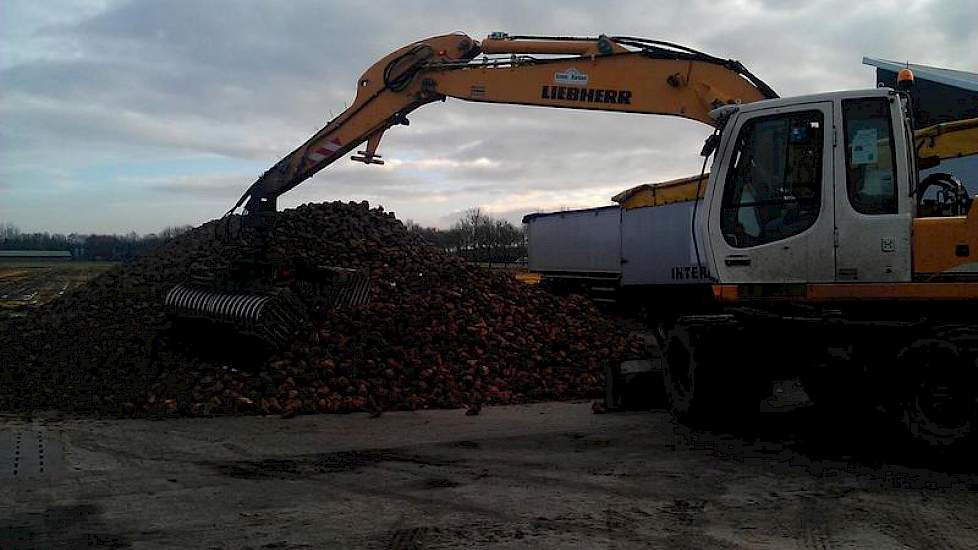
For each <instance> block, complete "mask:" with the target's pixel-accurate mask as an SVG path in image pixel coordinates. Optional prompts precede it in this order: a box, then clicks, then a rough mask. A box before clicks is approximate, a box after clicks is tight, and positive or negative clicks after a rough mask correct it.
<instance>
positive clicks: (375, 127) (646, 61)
mask: <svg viewBox="0 0 978 550" xmlns="http://www.w3.org/2000/svg"><path fill="white" fill-rule="evenodd" d="M480 55H482V56H483V57H482V58H481V59H477V57H479V56H480ZM490 56H492V57H490ZM448 97H452V98H457V99H462V100H466V101H476V102H486V103H511V104H522V105H536V106H542V107H560V108H571V109H588V110H600V111H618V112H630V113H645V114H658V115H671V116H679V117H683V118H688V119H691V120H697V121H700V122H703V123H705V124H710V125H712V124H714V120H713V119H712V118H711V117H710V111H711V110H713V109H715V108H717V107H720V106H722V105H726V104H731V103H749V102H753V101H758V100H761V99H769V98H775V97H777V94H776V93H775V92H774V91H773V90H772V89H771V88H770V87H769V86H767V84H765V83H764V82H762V81H761V80H760V79H758V78H756V77H755V76H754V75H752V74H751V73H750V72H749V71H747V69H745V68H744V67H743V65H741V64H740V63H739V62H737V61H732V60H725V59H720V58H717V57H713V56H710V55H707V54H704V53H701V52H697V51H695V50H691V49H688V48H685V47H682V46H677V45H675V44H670V43H666V42H658V41H653V40H646V39H639V38H630V37H607V36H603V35H602V36H600V37H598V38H573V37H523V36H508V35H505V34H502V33H494V34H492V35H490V37H489V38H487V39H485V40H483V41H482V42H481V43H480V42H477V41H475V40H473V39H471V38H470V37H468V36H466V35H463V34H448V35H442V36H436V37H432V38H428V39H425V40H422V41H419V42H415V43H414V44H410V45H408V46H405V47H403V48H401V49H399V50H397V51H395V52H392V53H391V54H389V55H387V56H386V57H384V58H383V59H381V60H380V61H378V62H377V63H375V64H374V65H373V66H372V67H370V68H369V69H367V71H366V72H365V73H364V74H363V76H362V77H361V78H360V80H359V81H358V82H357V95H356V99H355V100H354V102H353V104H352V105H351V106H350V107H349V108H347V109H346V110H345V111H344V112H343V113H341V114H340V115H339V116H337V117H336V118H334V119H333V120H331V121H330V122H329V123H328V124H327V125H326V126H325V127H324V128H323V129H322V130H320V131H319V132H316V134H315V135H314V136H312V137H311V138H310V139H309V140H307V141H306V142H305V143H303V144H302V145H301V146H299V147H298V148H297V149H295V150H294V151H292V152H291V153H289V154H288V155H286V156H285V157H284V158H283V159H282V160H280V161H279V162H278V163H277V164H275V166H273V167H272V168H271V169H270V170H268V171H267V172H265V173H264V174H263V175H262V176H261V177H260V178H259V179H258V181H256V182H255V183H254V184H252V186H251V187H250V188H249V189H248V191H247V192H245V194H244V195H243V196H242V197H241V199H240V200H239V201H238V203H237V204H236V205H235V209H237V208H238V207H240V206H244V207H245V210H246V211H247V212H249V213H253V212H261V211H274V210H275V206H276V199H277V197H278V196H279V195H281V194H283V193H285V192H287V191H289V190H290V189H292V188H293V187H295V186H297V185H299V184H300V183H302V182H303V181H305V180H306V179H308V178H310V177H312V176H313V175H314V174H315V173H316V172H318V171H320V170H322V169H323V168H325V167H326V166H328V165H330V164H331V163H333V162H335V161H336V160H338V159H339V158H341V157H342V156H343V155H345V154H347V153H349V152H350V151H353V150H354V149H356V148H357V147H358V146H359V145H360V144H362V143H364V142H366V147H365V148H364V149H362V150H360V151H358V152H357V154H356V155H354V156H353V157H351V158H352V159H353V160H357V161H360V162H363V163H366V164H383V160H381V156H380V155H378V154H377V152H376V151H377V147H378V146H379V144H380V139H381V137H382V136H383V133H384V132H385V131H386V130H387V129H388V128H390V127H391V126H396V125H399V124H408V120H407V115H408V114H409V113H411V112H412V111H414V110H415V109H417V108H418V107H421V106H422V105H425V104H427V103H431V102H434V101H443V100H445V99H446V98H448Z"/></svg>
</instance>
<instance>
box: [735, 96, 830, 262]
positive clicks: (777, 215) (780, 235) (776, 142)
mask: <svg viewBox="0 0 978 550" xmlns="http://www.w3.org/2000/svg"><path fill="white" fill-rule="evenodd" d="M824 126H825V125H824V117H823V116H822V112H821V111H801V112H794V113H787V114H783V115H774V116H768V117H760V118H756V119H753V120H750V121H748V122H747V123H745V124H744V125H743V126H742V127H741V129H740V134H739V135H738V136H737V141H736V144H735V148H734V152H733V157H732V158H731V163H730V169H729V170H728V171H727V179H726V182H725V184H724V191H723V203H722V210H721V222H720V224H721V230H722V232H723V237H724V239H725V240H726V241H727V243H729V244H730V245H731V246H734V247H738V248H746V247H750V246H758V245H761V244H765V243H769V242H773V241H778V240H781V239H785V238H788V237H791V236H793V235H797V234H799V233H801V232H802V231H805V230H806V229H808V228H809V227H811V226H812V225H813V224H814V223H815V221H816V220H818V213H819V208H820V206H821V197H822V149H823V143H824Z"/></svg>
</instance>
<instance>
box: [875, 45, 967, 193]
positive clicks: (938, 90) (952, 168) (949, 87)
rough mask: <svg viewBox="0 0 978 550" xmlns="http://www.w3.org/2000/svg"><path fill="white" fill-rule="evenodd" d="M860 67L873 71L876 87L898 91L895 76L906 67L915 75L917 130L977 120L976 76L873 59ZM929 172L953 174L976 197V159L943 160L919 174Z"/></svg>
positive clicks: (965, 72)
mask: <svg viewBox="0 0 978 550" xmlns="http://www.w3.org/2000/svg"><path fill="white" fill-rule="evenodd" d="M863 63H864V64H866V65H869V66H871V67H876V83H877V85H879V86H886V87H889V88H896V87H897V85H896V77H897V73H898V72H900V69H905V68H907V67H908V66H909V68H910V70H911V71H913V75H914V90H913V103H914V118H915V119H916V121H917V128H918V129H919V128H925V127H927V126H933V125H934V124H938V123H941V122H951V121H953V120H964V119H967V118H978V74H975V73H969V72H967V71H957V70H953V69H942V68H940V67H929V66H927V65H917V64H915V63H910V64H909V65H908V64H907V63H900V62H898V61H889V60H886V59H877V58H874V57H864V58H863ZM931 172H948V173H951V174H954V175H955V176H956V177H957V178H958V179H959V180H961V182H962V183H964V184H965V185H966V186H967V187H968V190H969V191H970V192H971V194H972V195H974V194H978V155H976V156H972V157H966V158H960V159H949V160H945V161H944V162H942V163H941V165H940V166H938V167H936V168H931V169H930V170H925V171H922V172H921V174H922V175H926V174H929V173H931Z"/></svg>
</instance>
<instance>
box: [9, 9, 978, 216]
mask: <svg viewBox="0 0 978 550" xmlns="http://www.w3.org/2000/svg"><path fill="white" fill-rule="evenodd" d="M444 6H445V5H444V3H443V2H436V1H435V0H418V1H413V2H410V3H407V2H402V1H397V0H377V1H375V2H372V3H371V4H370V8H369V9H364V8H363V6H362V5H358V4H354V3H345V2H330V3H324V2H319V1H314V0H296V1H290V2H281V3H270V2H261V1H257V0H251V1H237V0H235V1H232V0H213V1H208V2H199V1H196V0H194V1H191V0H171V1H166V2H163V1H160V0H145V1H139V2H112V3H108V4H106V5H105V7H104V8H99V9H96V8H86V9H84V10H81V9H80V8H71V9H68V7H65V9H64V10H62V9H61V8H60V7H58V6H54V7H51V8H47V11H49V12H51V14H52V15H50V16H45V17H41V18H40V20H41V22H42V23H43V24H41V25H40V26H39V27H38V28H37V29H35V30H33V31H28V30H26V28H27V26H26V25H23V24H20V23H19V22H18V23H17V24H14V23H10V22H9V21H8V22H2V21H0V25H3V27H2V29H13V31H15V32H13V34H8V36H15V37H16V39H15V40H14V41H12V46H13V47H12V48H7V50H8V51H11V52H12V53H10V54H9V55H7V54H3V57H2V58H0V61H3V64H2V65H0V87H2V88H0V90H2V95H0V118H2V119H3V121H4V124H3V125H2V126H0V140H2V143H3V148H2V149H0V178H3V181H4V182H5V183H8V184H11V185H16V186H17V188H18V189H19V188H20V187H21V186H22V183H21V182H22V181H27V180H21V179H19V178H21V177H22V175H23V174H28V173H31V172H35V173H38V174H42V173H44V174H46V173H47V172H45V170H46V171H57V173H59V174H68V176H64V177H65V178H67V179H70V174H72V173H73V171H75V170H79V169H81V168H84V167H87V166H89V165H90V164H92V163H96V162H100V161H104V160H105V159H111V160H112V161H113V162H117V163H121V162H123V161H124V160H125V159H132V160H135V161H139V160H141V159H146V158H153V159H175V158H186V157H192V158H193V157H207V158H211V157H215V156H216V157H220V158H224V159H228V160H232V161H237V160H242V161H248V162H254V161H260V162H261V163H267V165H271V164H273V163H274V162H275V161H276V160H278V158H279V157H280V156H281V155H283V154H285V153H287V152H288V151H290V150H291V149H292V148H293V147H295V146H296V145H297V144H299V143H301V142H302V141H303V140H305V139H306V138H307V137H308V136H309V135H310V134H312V133H313V132H315V131H316V130H318V129H319V128H320V127H321V126H322V125H323V124H324V123H325V121H326V120H327V119H329V118H330V116H331V111H332V113H333V114H337V113H339V112H340V111H341V110H342V109H343V107H344V104H345V103H348V102H349V101H351V100H352V97H353V94H354V92H355V89H354V83H355V81H356V78H357V76H359V74H360V73H361V72H362V71H363V70H364V69H365V68H367V67H368V66H369V65H370V64H371V63H373V62H374V61H376V60H377V59H378V58H380V57H381V56H383V55H385V54H386V53H388V52H389V51H391V50H393V49H395V48H397V47H400V46H402V45H404V44H406V43H409V42H411V41H414V40H417V39H420V38H423V37H425V36H430V35H434V34H441V33H444V32H450V31H452V30H454V29H459V28H461V30H464V31H466V32H468V33H470V34H471V35H472V36H473V37H475V38H481V37H482V36H484V35H485V34H486V33H488V32H490V31H495V30H503V31H509V32H511V33H514V34H521V33H527V34H561V35H563V34H568V35H575V34H576V35H595V34H598V33H602V32H604V33H610V34H622V35H634V36H648V37H651V38H659V39H663V40H669V41H673V42H677V43H681V44H687V45H689V46H692V47H695V48H698V49H702V50H705V51H707V52H709V53H713V54H716V55H719V56H722V57H730V58H737V59H740V60H741V61H743V62H744V63H745V64H746V65H747V66H748V67H749V68H750V69H751V70H752V71H753V72H755V74H757V75H758V76H760V77H761V78H763V79H765V80H766V81H767V82H768V83H769V84H771V85H772V86H773V87H774V88H775V89H776V90H778V91H779V92H781V93H782V94H783V95H789V94H797V93H808V92H815V91H822V90H827V89H839V88H844V87H870V86H872V85H873V80H872V70H870V69H868V68H866V67H863V66H861V65H860V60H861V57H862V56H863V55H878V56H881V57H889V58H896V59H903V58H907V59H910V60H912V61H918V62H922V63H930V64H937V65H941V64H946V65H948V66H952V67H956V68H962V69H965V70H968V69H972V70H973V69H974V67H975V65H976V64H978V63H976V62H978V52H976V51H975V50H974V49H973V48H971V47H970V44H972V43H973V42H974V36H975V27H974V25H973V22H974V20H975V19H976V18H978V16H976V14H975V9H976V8H975V5H974V3H973V2H970V1H968V0H952V1H948V2H943V3H940V5H937V4H922V5H916V4H914V5H903V4H893V3H889V2H875V3H874V2H867V3H863V4H860V5H858V6H856V5H853V3H852V2H851V1H848V0H832V1H829V2H810V3H804V4H798V3H795V2H788V1H786V0H763V1H752V2H742V1H733V0H731V1H728V2H724V1H719V0H684V1H677V2H671V3H666V2H654V3H653V2H641V1H638V0H633V1H612V2H607V3H606V4H602V5H601V6H600V7H596V6H595V5H594V4H593V3H585V2H575V1H571V2H565V3H563V4H561V5H560V6H555V5H553V4H551V3H544V2H514V3H511V4H508V5H507V6H506V7H505V8H501V9H486V7H485V6H486V4H485V3H484V2H482V1H477V0H469V1H460V2H454V3H452V9H451V10H446V9H445V7H444ZM35 12H37V10H35ZM55 12H57V13H55ZM37 13H40V12H37ZM36 15H37V14H36V13H35V16H36ZM924 56H926V57H924ZM411 118H412V125H411V126H410V127H398V128H394V129H392V130H391V131H389V132H388V134H387V135H386V136H385V137H384V141H383V142H382V145H381V151H380V152H381V153H382V154H383V155H385V158H387V159H391V160H400V161H403V162H405V163H406V164H403V165H401V166H400V167H398V168H397V169H386V170H385V169H379V170H378V169H373V168H372V167H364V166H360V165H354V164H353V163H350V162H348V161H343V162H340V163H337V164H335V165H334V166H331V167H329V168H328V169H327V170H324V171H323V172H321V173H320V174H318V175H317V176H316V177H314V178H313V179H312V180H311V181H309V182H307V183H306V184H304V185H302V186H300V187H298V188H297V189H296V190H294V191H293V192H291V193H289V194H288V195H287V196H286V197H284V198H283V200H282V203H283V204H285V205H289V204H295V203H297V202H301V201H306V200H327V199H337V198H342V199H348V198H349V199H354V198H356V199H360V198H367V199H369V200H371V201H374V202H380V203H384V204H385V205H387V204H389V205H392V206H393V207H397V208H399V209H401V211H403V212H405V213H406V215H407V216H409V217H412V218H415V219H417V220H418V221H420V222H422V223H443V222H444V218H445V216H446V212H448V213H451V212H456V211H462V210H464V209H465V208H468V207H470V206H476V205H492V206H493V208H494V209H495V210H494V211H495V212H503V215H506V216H519V215H522V213H525V212H524V210H526V209H527V208H531V209H532V208H537V207H539V208H551V207H552V206H553V205H554V204H560V201H561V197H562V196H564V195H563V194H564V193H566V194H567V196H569V197H571V196H572V197H573V200H570V199H568V200H570V202H575V201H580V200H585V198H586V197H595V200H605V199H604V198H603V197H605V196H607V194H605V195H602V194H601V193H603V191H600V190H604V189H611V188H614V187H615V186H618V187H622V188H623V187H627V186H631V185H635V184H637V183H643V182H651V181H661V180H665V179H670V178H674V177H679V176H684V175H689V174H693V173H696V172H698V171H699V169H700V166H701V159H700V158H699V156H698V154H697V153H698V151H699V147H700V144H701V143H702V140H703V138H705V137H706V135H707V134H708V133H709V128H708V127H706V126H705V125H701V124H697V123H692V122H689V121H684V120H679V119H670V118H665V117H652V116H647V117H642V116H634V115H614V114H607V113H593V112H574V111H558V110H550V109H541V108H523V107H513V106H500V105H477V104H471V103H464V102H460V101H449V102H447V103H445V104H440V103H439V104H434V105H431V106H427V107H424V108H422V109H420V110H418V111H417V112H416V113H414V114H413V115H412V116H411ZM52 151H59V152H60V154H57V155H55V154H52ZM480 158H485V159H488V160H489V161H491V162H490V163H489V164H481V165H480V164H478V163H473V161H474V160H476V159H480ZM432 161H438V162H432ZM425 162H427V164H424V163H425ZM412 163H413V164H412ZM392 164H393V163H392ZM32 166H33V167H35V168H34V169H33V170H32V169H31V167H32ZM422 166H423V167H422ZM11 167H17V169H16V170H14V169H13V168H11ZM254 175H255V176H257V175H258V174H257V173H256V174H254ZM15 177H16V178H18V179H17V181H16V182H15V181H14V180H13V179H12V178H15ZM222 178H223V179H222ZM251 181H253V178H252V177H242V176H240V175H222V176H213V175H202V176H200V177H198V178H183V177H179V178H178V177H173V178H170V179H162V180H159V181H154V182H143V183H142V185H143V187H144V188H145V192H146V193H150V194H152V197H153V199H154V200H163V199H165V200H166V201H167V203H168V204H171V205H179V204H184V205H187V206H188V207H187V208H179V207H174V209H173V210H174V212H192V215H193V216H195V218H194V219H172V220H171V219H167V220H162V219H154V223H156V224H160V223H161V222H162V223H163V224H173V223H186V222H199V221H203V220H204V219H206V218H207V212H208V211H207V210H206V209H205V208H204V207H203V206H202V205H203V204H207V205H208V207H210V206H214V205H219V204H222V203H223V201H225V200H228V201H233V200H234V199H235V198H237V195H238V194H240V193H241V192H243V191H244V189H245V188H246V187H247V185H248V184H250V183H251ZM23 185H34V186H41V185H48V182H47V181H46V180H45V179H43V178H42V177H41V176H38V178H37V179H36V180H35V181H27V183H24V184H23ZM107 185H108V184H107ZM118 185H126V184H125V183H124V182H122V183H118ZM534 193H535V194H534ZM608 194H610V193H608ZM228 197H229V198H228ZM537 197H540V199H539V201H538V202H534V201H536V200H537ZM582 197H585V198H582ZM52 200H53V199H52ZM62 200H64V201H66V202H67V201H70V200H72V197H71V196H65V197H64V198H63V199H62ZM134 200H135V199H134ZM507 200H513V201H515V200H519V201H521V202H520V204H521V205H522V206H520V208H519V209H518V210H519V211H518V212H517V211H516V210H514V211H513V212H510V213H507V212H505V208H504V207H503V206H501V205H505V204H506V203H507ZM147 202H149V201H147ZM49 206H50V208H48V207H49ZM55 206H57V205H55V204H54V203H52V204H51V205H46V204H43V205H40V206H38V205H30V208H28V207H27V206H25V205H21V206H20V208H19V209H20V210H22V211H24V212H28V211H30V212H34V213H36V212H38V211H42V212H43V211H45V210H46V209H47V210H51V211H56V210H57V209H56V208H54V207H55ZM190 206H192V208H190ZM7 208H8V209H9V208H10V206H9V205H8V206H7ZM31 208H36V209H35V210H31ZM137 208H146V207H144V206H139V207H137ZM15 209H16V208H15ZM37 209H39V210H37ZM58 211H60V210H58ZM220 213H221V212H219V211H217V210H216V209H215V211H214V212H212V213H211V214H212V215H215V216H216V215H219V214H220ZM174 215H176V214H174ZM25 216H26V214H25ZM126 223H129V222H126ZM119 229H120V230H127V229H129V227H120V228H119ZM136 229H141V228H136ZM145 229H146V230H152V229H156V227H149V228H145Z"/></svg>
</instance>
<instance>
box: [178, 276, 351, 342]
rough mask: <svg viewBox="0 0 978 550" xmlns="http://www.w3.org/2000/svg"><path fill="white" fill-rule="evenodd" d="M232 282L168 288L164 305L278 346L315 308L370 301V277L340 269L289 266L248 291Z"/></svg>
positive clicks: (180, 314)
mask: <svg viewBox="0 0 978 550" xmlns="http://www.w3.org/2000/svg"><path fill="white" fill-rule="evenodd" d="M198 281H199V279H198ZM233 283H234V284H233V285H231V286H233V287H234V288H235V289H236V290H235V291H226V289H225V290H220V289H214V288H212V287H210V285H208V286H204V285H201V284H200V283H199V282H198V283H197V284H194V283H191V284H182V285H177V286H175V287H173V288H171V289H170V290H169V291H168V292H167V294H166V297H165V299H164V306H165V307H166V310H167V312H168V313H169V314H170V315H172V316H173V317H175V318H177V319H194V320H200V321H207V322H210V323H214V324H217V325H221V326H223V327H225V328H229V329H231V330H232V331H233V332H236V333H239V334H243V335H246V336H252V337H256V338H258V339H260V340H262V341H264V342H266V343H268V344H271V345H273V346H276V345H280V344H283V343H285V342H287V341H288V340H289V339H290V338H291V336H292V335H293V334H294V333H295V331H296V329H297V328H298V327H299V326H300V325H302V324H303V323H305V322H306V317H307V311H309V310H311V309H332V308H338V307H353V306H360V305H364V304H366V303H368V302H369V300H370V278H369V277H368V276H367V275H366V274H365V273H363V272H360V271H357V270H353V269H347V268H340V267H316V268H302V269H299V270H294V271H293V270H285V274H284V276H283V277H280V280H278V281H276V283H277V284H274V285H271V286H266V287H265V288H264V289H260V290H257V291H255V292H254V293H251V292H247V291H245V290H244V289H245V288H246V285H244V284H242V283H243V282H242V281H234V282H233ZM226 286H227V285H226Z"/></svg>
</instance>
